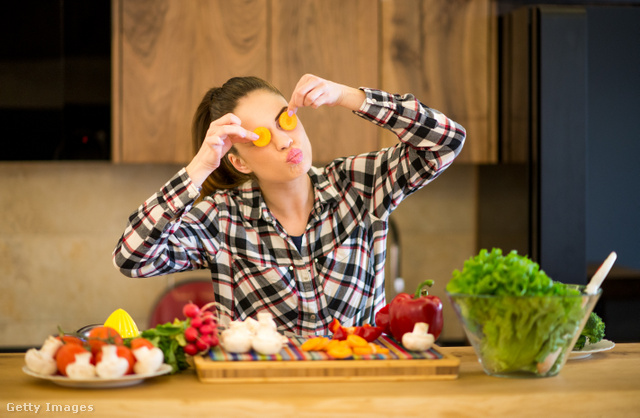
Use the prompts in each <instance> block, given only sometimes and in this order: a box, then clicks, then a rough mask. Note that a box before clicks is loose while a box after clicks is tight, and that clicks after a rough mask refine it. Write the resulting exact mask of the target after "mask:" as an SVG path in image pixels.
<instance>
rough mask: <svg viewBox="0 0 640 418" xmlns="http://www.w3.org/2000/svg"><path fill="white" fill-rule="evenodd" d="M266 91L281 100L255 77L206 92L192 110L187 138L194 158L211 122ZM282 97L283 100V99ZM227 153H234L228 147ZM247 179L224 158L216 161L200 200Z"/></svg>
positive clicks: (247, 176)
mask: <svg viewBox="0 0 640 418" xmlns="http://www.w3.org/2000/svg"><path fill="white" fill-rule="evenodd" d="M260 89H263V90H267V91H270V92H273V93H275V94H278V95H280V96H282V93H281V92H280V91H279V90H278V89H277V88H276V87H274V86H273V85H272V84H271V83H269V82H267V81H265V80H262V79H260V78H258V77H233V78H231V79H229V80H228V81H227V82H226V83H224V84H223V85H222V87H213V88H211V89H209V91H207V92H206V93H205V95H204V97H203V98H202V101H201V102H200V104H199V105H198V108H197V109H196V113H195V115H194V117H193V125H192V128H191V138H192V144H193V148H194V155H195V153H197V152H198V150H199V149H200V147H201V146H202V143H203V142H204V138H205V136H206V134H207V130H208V129H209V125H210V124H211V122H213V121H214V120H217V119H219V118H221V117H222V116H224V115H226V114H227V113H232V112H233V111H234V110H235V108H236V107H237V106H238V101H240V99H242V98H243V97H245V96H246V95H247V94H249V93H251V92H252V91H254V90H260ZM283 97H284V96H283ZM229 153H232V154H236V153H237V151H236V150H235V148H234V147H231V149H230V150H229ZM249 178H251V175H249V174H244V173H241V172H239V171H238V170H236V169H235V168H234V167H233V165H232V164H231V162H230V161H229V158H228V154H227V155H225V156H224V157H222V159H221V160H220V167H218V168H217V169H216V170H215V171H213V173H211V174H210V175H209V177H207V179H206V180H205V181H204V183H203V184H202V192H201V196H208V195H210V194H211V193H213V192H214V191H216V190H218V189H232V188H234V187H237V186H239V185H241V184H242V183H244V182H245V181H247V180H248V179H249Z"/></svg>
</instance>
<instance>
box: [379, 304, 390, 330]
mask: <svg viewBox="0 0 640 418" xmlns="http://www.w3.org/2000/svg"><path fill="white" fill-rule="evenodd" d="M376 326H378V327H380V328H382V332H384V333H385V334H389V335H391V327H390V325H389V304H386V305H385V306H384V307H383V308H382V309H380V310H379V311H378V312H377V313H376Z"/></svg>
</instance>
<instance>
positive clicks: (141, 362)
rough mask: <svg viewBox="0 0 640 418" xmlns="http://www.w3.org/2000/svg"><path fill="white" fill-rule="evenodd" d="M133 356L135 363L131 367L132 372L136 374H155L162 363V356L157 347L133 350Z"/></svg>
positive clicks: (143, 347)
mask: <svg viewBox="0 0 640 418" xmlns="http://www.w3.org/2000/svg"><path fill="white" fill-rule="evenodd" d="M133 356H134V357H135V358H136V363H135V364H134V365H133V371H134V372H135V373H136V374H150V373H154V372H157V371H158V370H159V369H160V367H161V366H162V364H163V363H164V354H163V353H162V350H161V349H159V348H158V347H153V348H151V349H150V348H149V347H145V346H142V347H140V348H136V349H135V350H133Z"/></svg>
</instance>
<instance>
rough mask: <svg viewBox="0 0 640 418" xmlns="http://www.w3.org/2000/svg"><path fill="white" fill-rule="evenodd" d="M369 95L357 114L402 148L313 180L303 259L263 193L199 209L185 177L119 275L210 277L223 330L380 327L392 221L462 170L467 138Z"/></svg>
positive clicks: (431, 116)
mask: <svg viewBox="0 0 640 418" xmlns="http://www.w3.org/2000/svg"><path fill="white" fill-rule="evenodd" d="M363 90H364V91H365V93H366V97H367V98H366V100H365V101H364V103H363V104H362V106H361V108H360V109H359V110H358V111H357V112H355V113H356V114H358V115H360V116H362V117H363V118H365V119H367V120H370V121H372V122H373V123H375V124H377V125H380V126H382V127H384V128H387V129H390V130H392V131H393V132H395V133H396V134H397V136H398V137H399V139H400V142H399V143H398V144H397V145H395V146H393V147H391V148H387V149H383V150H381V151H378V152H373V153H368V154H362V155H358V156H352V157H348V158H339V159H337V160H335V161H333V162H331V163H330V164H329V165H327V166H326V167H324V168H315V167H312V168H311V170H310V171H309V176H310V178H311V181H312V183H313V186H314V188H315V203H314V206H313V210H312V213H311V216H310V218H309V223H308V225H307V229H306V232H305V233H304V235H303V238H302V247H301V251H298V250H297V248H296V246H295V245H294V242H293V241H292V239H291V238H290V237H289V236H288V235H287V233H286V232H285V230H284V229H283V228H282V227H281V225H280V224H279V223H278V221H277V220H276V219H275V218H274V217H273V215H272V214H271V212H270V211H269V208H268V207H267V206H266V204H265V202H264V200H263V198H262V195H261V193H260V190H259V188H258V187H257V185H256V184H253V183H252V182H248V183H246V184H244V185H243V186H240V187H238V188H237V189H233V190H221V191H218V192H216V193H214V194H213V195H212V196H208V197H206V198H205V199H204V200H203V201H202V202H200V203H198V204H196V205H195V206H194V201H195V199H196V198H197V197H198V196H199V190H198V188H197V187H196V186H195V185H194V184H193V183H192V182H191V180H190V179H189V176H188V175H187V173H186V170H185V169H182V170H181V171H180V172H178V173H177V174H176V175H175V176H174V177H173V178H172V179H171V180H169V182H167V183H166V184H165V185H164V186H163V187H162V189H161V190H160V191H159V192H158V193H156V194H155V195H153V196H151V197H150V198H149V199H148V200H147V201H146V202H145V203H144V204H142V205H141V206H140V208H138V210H137V211H136V212H134V213H133V214H132V215H131V217H130V218H129V224H128V226H127V228H126V230H125V232H124V234H123V236H122V238H121V239H120V241H119V243H118V245H117V247H116V249H115V250H114V253H113V259H114V264H115V265H116V266H117V267H118V268H119V269H120V271H121V272H122V273H124V274H125V275H128V276H131V277H149V276H155V275H161V274H167V273H172V272H178V271H186V270H192V269H200V268H208V269H210V270H211V277H212V281H213V288H214V292H215V296H216V300H217V302H219V304H220V305H221V306H220V307H221V310H222V312H221V314H222V318H221V319H222V320H223V321H229V320H244V319H246V318H248V317H253V318H255V317H256V316H257V313H258V312H260V311H263V310H267V311H269V312H271V313H272V314H273V316H274V318H275V320H276V323H277V324H278V329H279V330H280V331H281V332H291V333H295V334H300V335H308V334H328V333H329V331H328V325H329V323H330V322H331V320H332V319H333V318H337V319H338V320H339V321H340V322H341V323H342V324H343V325H345V326H354V325H362V324H364V323H371V324H373V323H374V315H375V312H377V311H378V310H379V309H380V308H381V307H382V306H384V304H385V286H384V262H385V254H386V251H385V250H386V241H387V221H388V218H389V215H390V214H391V212H392V211H393V210H394V209H395V208H396V207H397V206H398V204H399V203H400V202H401V201H402V200H403V199H404V198H405V197H407V196H408V195H410V194H411V193H413V192H415V191H416V190H418V189H419V188H421V187H422V186H424V185H425V184H427V183H428V182H430V181H431V180H433V179H434V178H435V177H437V176H438V175H439V174H440V173H441V172H442V171H443V170H444V169H445V168H447V167H448V166H449V164H451V162H452V161H453V159H454V158H455V156H456V155H457V154H458V153H459V152H460V150H461V148H462V145H463V143H464V139H465V135H466V134H465V130H464V128H463V127H462V126H460V125H458V124H457V123H456V122H454V121H452V120H450V119H449V118H447V117H446V116H445V115H443V114H442V113H440V112H438V111H436V110H433V109H429V108H427V107H425V106H424V105H422V104H421V103H420V102H419V101H418V100H416V99H415V98H414V97H413V96H412V95H404V96H400V95H391V94H388V93H385V92H382V91H379V90H373V89H363Z"/></svg>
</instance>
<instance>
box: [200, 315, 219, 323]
mask: <svg viewBox="0 0 640 418" xmlns="http://www.w3.org/2000/svg"><path fill="white" fill-rule="evenodd" d="M215 322H216V319H215V317H214V315H213V312H202V323H203V324H204V325H212V324H214V323H215Z"/></svg>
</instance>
